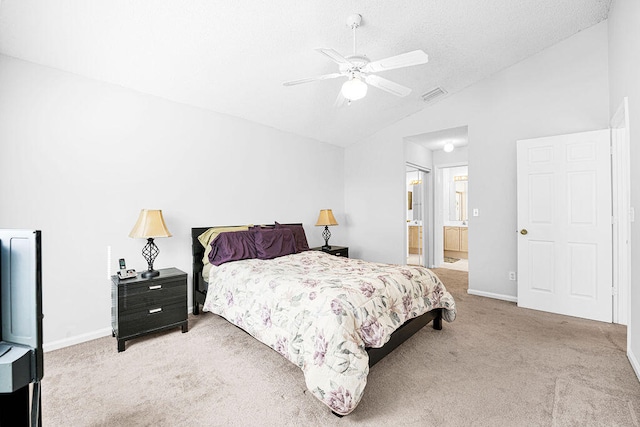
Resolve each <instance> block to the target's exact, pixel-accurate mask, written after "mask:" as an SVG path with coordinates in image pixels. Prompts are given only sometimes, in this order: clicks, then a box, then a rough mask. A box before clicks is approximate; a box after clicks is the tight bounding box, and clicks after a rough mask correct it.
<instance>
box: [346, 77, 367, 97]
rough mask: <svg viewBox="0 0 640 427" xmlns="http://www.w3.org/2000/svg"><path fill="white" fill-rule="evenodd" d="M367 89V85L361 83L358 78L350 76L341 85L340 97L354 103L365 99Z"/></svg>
mask: <svg viewBox="0 0 640 427" xmlns="http://www.w3.org/2000/svg"><path fill="white" fill-rule="evenodd" d="M368 88H369V87H368V86H367V84H366V83H365V82H363V81H362V80H361V79H360V77H357V76H352V77H351V78H350V79H349V80H347V81H346V82H344V83H343V85H342V90H341V92H342V96H344V97H345V98H347V99H348V100H349V101H356V100H358V99H362V98H364V97H365V95H366V94H367V89H368Z"/></svg>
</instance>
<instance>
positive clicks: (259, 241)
mask: <svg viewBox="0 0 640 427" xmlns="http://www.w3.org/2000/svg"><path fill="white" fill-rule="evenodd" d="M251 231H252V232H253V239H254V241H255V245H256V246H255V247H256V253H257V257H258V258H259V259H272V258H276V257H279V256H284V255H289V254H295V253H296V241H295V239H294V238H293V232H292V231H291V230H289V229H287V228H279V229H276V228H261V229H253V230H251Z"/></svg>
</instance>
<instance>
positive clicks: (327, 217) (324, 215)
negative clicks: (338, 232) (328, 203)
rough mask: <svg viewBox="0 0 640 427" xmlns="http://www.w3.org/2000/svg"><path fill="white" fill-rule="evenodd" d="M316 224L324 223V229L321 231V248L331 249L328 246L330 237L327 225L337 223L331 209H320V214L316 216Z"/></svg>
mask: <svg viewBox="0 0 640 427" xmlns="http://www.w3.org/2000/svg"><path fill="white" fill-rule="evenodd" d="M316 225H324V231H322V237H323V238H324V246H323V247H322V249H331V246H329V238H330V237H331V232H330V231H329V226H330V225H338V221H336V218H335V217H334V216H333V212H331V209H322V210H321V211H320V215H319V216H318V221H317V222H316Z"/></svg>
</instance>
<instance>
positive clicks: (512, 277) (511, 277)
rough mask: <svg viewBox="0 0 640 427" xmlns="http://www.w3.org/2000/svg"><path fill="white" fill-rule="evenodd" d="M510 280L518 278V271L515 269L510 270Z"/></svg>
mask: <svg viewBox="0 0 640 427" xmlns="http://www.w3.org/2000/svg"><path fill="white" fill-rule="evenodd" d="M509 280H516V272H515V271H510V272H509Z"/></svg>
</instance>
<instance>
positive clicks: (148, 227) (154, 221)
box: [129, 209, 171, 278]
mask: <svg viewBox="0 0 640 427" xmlns="http://www.w3.org/2000/svg"><path fill="white" fill-rule="evenodd" d="M129 237H133V238H134V239H147V244H146V245H145V246H144V248H142V256H143V257H144V259H145V260H147V264H148V266H149V269H148V270H147V271H145V272H144V273H142V277H145V278H148V277H156V276H159V275H160V272H159V271H157V270H154V269H153V261H154V260H155V259H156V257H157V256H158V254H159V253H160V250H159V249H158V247H157V246H156V244H155V243H154V242H153V239H154V238H156V237H171V233H170V232H169V230H167V225H166V224H165V223H164V218H163V217H162V211H161V210H159V209H158V210H153V209H142V210H141V211H140V216H138V222H136V225H134V226H133V230H131V233H129Z"/></svg>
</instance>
